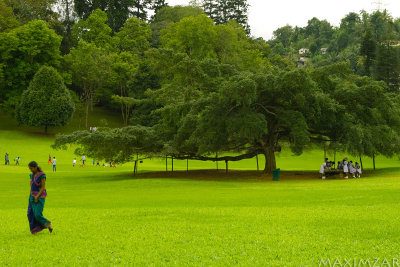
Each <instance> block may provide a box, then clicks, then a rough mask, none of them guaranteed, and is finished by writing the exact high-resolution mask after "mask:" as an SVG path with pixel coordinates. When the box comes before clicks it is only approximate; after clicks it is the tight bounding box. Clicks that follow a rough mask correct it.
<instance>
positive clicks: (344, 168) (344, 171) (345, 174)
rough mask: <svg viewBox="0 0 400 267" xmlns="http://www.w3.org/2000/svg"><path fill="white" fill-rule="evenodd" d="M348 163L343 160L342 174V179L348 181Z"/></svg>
mask: <svg viewBox="0 0 400 267" xmlns="http://www.w3.org/2000/svg"><path fill="white" fill-rule="evenodd" d="M348 164H349V162H348V161H347V158H345V159H344V160H343V173H344V179H349V166H348Z"/></svg>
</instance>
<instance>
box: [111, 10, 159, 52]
mask: <svg viewBox="0 0 400 267" xmlns="http://www.w3.org/2000/svg"><path fill="white" fill-rule="evenodd" d="M116 36H117V37H118V39H119V40H118V43H119V50H120V51H127V52H131V53H134V54H137V55H142V54H143V53H144V52H145V51H146V50H147V49H148V48H149V47H150V42H149V40H150V38H151V30H150V27H149V25H148V24H147V23H146V22H144V21H140V20H139V19H138V18H134V17H133V18H129V19H128V20H127V21H126V22H125V24H124V26H123V27H122V28H121V30H120V31H119V32H118V33H116Z"/></svg>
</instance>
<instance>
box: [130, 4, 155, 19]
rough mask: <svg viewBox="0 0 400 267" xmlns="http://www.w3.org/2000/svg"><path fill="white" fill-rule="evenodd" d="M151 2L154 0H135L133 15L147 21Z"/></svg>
mask: <svg viewBox="0 0 400 267" xmlns="http://www.w3.org/2000/svg"><path fill="white" fill-rule="evenodd" d="M151 4H152V0H135V1H134V4H133V11H132V15H133V16H135V17H137V18H138V19H140V20H143V21H147V19H148V10H149V9H150V7H151Z"/></svg>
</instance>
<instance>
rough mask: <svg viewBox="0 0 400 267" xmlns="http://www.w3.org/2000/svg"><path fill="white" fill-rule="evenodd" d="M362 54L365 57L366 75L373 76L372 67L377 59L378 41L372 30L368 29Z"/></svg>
mask: <svg viewBox="0 0 400 267" xmlns="http://www.w3.org/2000/svg"><path fill="white" fill-rule="evenodd" d="M360 54H361V55H362V56H364V58H365V61H364V74H365V75H367V76H371V73H372V67H373V66H374V63H375V62H374V60H375V58H376V41H375V39H374V35H373V33H372V30H371V28H368V29H367V30H366V32H365V34H364V35H363V39H362V43H361V50H360Z"/></svg>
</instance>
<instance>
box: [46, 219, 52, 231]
mask: <svg viewBox="0 0 400 267" xmlns="http://www.w3.org/2000/svg"><path fill="white" fill-rule="evenodd" d="M45 227H46V228H47V229H49V232H50V233H52V232H53V226H51V222H50V221H48V222H47V223H46V225H45Z"/></svg>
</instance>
